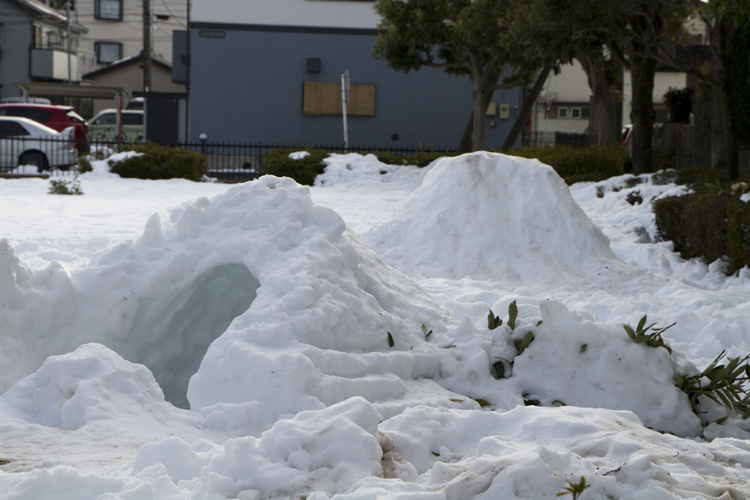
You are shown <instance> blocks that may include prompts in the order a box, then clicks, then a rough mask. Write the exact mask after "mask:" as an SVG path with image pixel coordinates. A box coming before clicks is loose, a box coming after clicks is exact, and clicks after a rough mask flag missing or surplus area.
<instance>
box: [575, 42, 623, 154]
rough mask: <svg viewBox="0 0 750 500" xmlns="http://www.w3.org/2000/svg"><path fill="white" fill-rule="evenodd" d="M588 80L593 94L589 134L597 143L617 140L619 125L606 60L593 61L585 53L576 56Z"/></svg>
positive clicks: (608, 142)
mask: <svg viewBox="0 0 750 500" xmlns="http://www.w3.org/2000/svg"><path fill="white" fill-rule="evenodd" d="M577 59H578V61H579V62H580V63H581V66H582V67H583V70H584V71H585V72H586V77H587V79H588V82H589V88H590V89H591V93H592V95H593V97H592V100H591V107H592V109H591V112H590V118H589V136H590V137H593V138H594V139H595V140H596V143H597V144H610V143H612V142H616V141H617V137H618V135H619V129H620V126H619V125H618V123H617V103H616V102H615V98H614V95H613V91H612V90H613V89H612V82H611V81H610V78H609V74H608V73H609V68H608V67H607V66H606V65H607V64H610V63H607V62H606V61H595V60H593V59H592V58H591V57H589V56H587V55H580V56H579V57H577Z"/></svg>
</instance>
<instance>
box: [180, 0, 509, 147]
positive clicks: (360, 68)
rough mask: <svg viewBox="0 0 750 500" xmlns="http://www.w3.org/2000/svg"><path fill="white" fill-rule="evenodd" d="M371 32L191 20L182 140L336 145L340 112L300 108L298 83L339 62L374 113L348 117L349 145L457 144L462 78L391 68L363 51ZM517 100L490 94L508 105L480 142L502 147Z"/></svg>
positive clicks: (330, 77) (325, 76)
mask: <svg viewBox="0 0 750 500" xmlns="http://www.w3.org/2000/svg"><path fill="white" fill-rule="evenodd" d="M331 3H332V4H333V3H339V2H331ZM341 3H344V2H341ZM365 3H367V2H365ZM368 5H369V4H368ZM202 34H203V36H201V35H202ZM209 36H210V37H209ZM222 37H223V38H222ZM375 39H376V33H375V30H352V29H349V30H341V29H339V30H337V29H326V28H311V29H295V28H294V27H278V26H277V27H274V26H257V25H236V24H233V25H228V24H206V23H194V24H192V30H191V61H192V62H191V68H190V70H191V79H190V83H191V94H190V119H191V121H190V138H191V140H196V139H197V137H198V135H199V134H201V133H206V134H207V135H208V137H209V140H211V141H213V140H217V141H237V142H292V143H316V144H342V143H343V132H342V118H341V117H340V116H305V115H303V114H302V104H303V82H305V81H321V82H340V78H341V74H342V73H343V72H344V70H347V69H348V70H349V73H350V74H351V81H352V83H368V84H374V85H375V116H374V117H349V143H350V144H353V145H367V144H371V145H377V146H388V145H391V146H393V147H395V146H415V145H417V143H422V144H423V145H425V146H427V145H429V144H432V145H434V146H436V147H456V146H457V145H458V142H459V140H460V138H461V135H462V133H463V130H464V128H465V126H466V123H467V121H468V119H469V115H470V113H471V89H472V87H471V83H470V82H469V80H468V78H466V77H455V76H448V75H446V74H445V73H443V71H442V70H437V69H429V68H426V69H423V70H421V71H419V72H416V73H409V74H404V73H399V72H396V71H393V70H391V69H389V68H388V67H387V65H386V63H385V62H383V61H376V60H375V59H374V58H373V57H372V47H373V44H374V43H375ZM175 50H177V49H175ZM307 58H320V60H321V71H320V73H317V74H316V73H307V72H306V60H307ZM519 97H520V92H519V91H517V90H514V91H498V92H497V93H496V94H495V98H494V99H493V101H495V102H497V103H498V104H500V103H508V104H509V105H510V109H511V112H510V117H509V118H508V119H499V118H495V123H496V126H495V128H491V127H489V126H488V128H487V143H488V147H490V148H493V147H500V146H501V145H502V142H503V141H504V139H505V137H506V135H507V133H508V132H509V130H510V128H511V127H512V125H513V120H514V119H515V116H516V113H517V109H519V108H520V106H519ZM486 120H487V123H488V125H489V123H490V118H489V117H488V118H487V119H486ZM393 134H398V136H399V138H398V140H393V139H392V135H393Z"/></svg>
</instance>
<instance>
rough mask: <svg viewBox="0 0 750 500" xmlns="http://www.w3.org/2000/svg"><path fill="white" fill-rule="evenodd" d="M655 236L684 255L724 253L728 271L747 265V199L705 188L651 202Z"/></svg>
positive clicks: (749, 235)
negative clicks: (654, 221)
mask: <svg viewBox="0 0 750 500" xmlns="http://www.w3.org/2000/svg"><path fill="white" fill-rule="evenodd" d="M653 207H654V215H655V219H656V228H657V237H658V239H659V240H662V241H667V240H671V241H672V242H673V243H674V250H675V252H679V253H680V255H681V256H682V257H683V258H684V259H693V258H699V259H701V260H703V261H704V262H706V263H709V262H713V261H715V260H717V259H721V258H723V257H726V259H727V273H729V274H733V273H735V272H737V271H738V270H740V269H742V268H743V267H745V266H748V265H750V203H744V202H742V201H740V197H739V195H738V194H732V193H730V192H728V191H704V192H701V193H693V194H687V195H684V196H674V197H668V198H662V199H660V200H656V201H655V202H654V205H653Z"/></svg>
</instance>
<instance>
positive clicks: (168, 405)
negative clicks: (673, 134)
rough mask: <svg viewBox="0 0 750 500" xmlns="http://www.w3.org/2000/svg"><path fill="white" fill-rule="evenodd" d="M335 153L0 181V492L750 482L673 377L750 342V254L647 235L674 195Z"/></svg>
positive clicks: (316, 493) (731, 438)
mask: <svg viewBox="0 0 750 500" xmlns="http://www.w3.org/2000/svg"><path fill="white" fill-rule="evenodd" d="M328 163H329V166H328V168H327V170H326V173H325V174H323V175H321V176H319V177H318V180H317V182H316V186H315V187H313V188H307V187H302V186H298V185H297V184H296V183H294V182H293V181H290V180H289V179H278V178H274V177H264V178H261V179H259V180H257V181H255V182H253V183H248V184H244V185H236V186H230V185H226V184H212V183H192V182H189V181H181V180H170V181H142V180H135V179H120V178H119V177H118V176H115V175H112V174H109V173H108V172H107V169H106V163H105V162H95V163H94V168H95V169H94V172H91V173H87V174H83V175H81V177H80V180H81V188H82V190H83V191H84V193H85V195H84V196H51V195H47V194H46V191H47V187H48V182H47V181H43V180H40V179H22V180H1V181H0V213H2V214H3V217H2V222H0V363H1V365H0V366H2V367H3V370H2V371H1V372H0V464H2V465H0V498H3V499H35V500H36V499H47V498H48V499H61V498H63V499H103V500H104V499H106V500H115V499H122V500H130V499H157V498H158V499H162V498H163V499H214V498H215V499H224V498H238V499H244V500H250V499H253V500H255V499H275V498H279V499H286V498H293V499H297V498H307V499H309V500H327V499H329V498H334V497H335V498H337V499H341V500H344V499H346V500H355V499H356V500H365V499H368V500H369V499H376V498H382V499H386V498H387V499H395V498H398V499H417V498H418V499H420V500H422V499H430V500H431V499H440V500H443V499H445V500H448V499H469V498H477V499H497V498H502V499H506V498H508V499H512V498H525V499H538V498H552V497H555V495H557V494H558V493H560V492H561V491H562V489H563V488H564V487H565V486H566V482H567V481H573V482H578V480H579V479H580V478H581V477H584V478H585V480H586V483H587V484H589V485H590V488H588V489H587V490H586V491H585V492H584V494H583V495H582V496H581V498H582V499H583V500H585V499H595V498H612V499H668V498H691V499H692V498H720V499H723V500H728V499H741V498H750V425H748V423H747V422H745V421H742V420H740V419H738V418H736V415H729V414H727V412H726V411H725V410H724V409H723V408H722V407H719V406H718V405H713V404H708V403H706V404H704V406H703V407H701V410H702V411H704V412H705V413H702V414H701V416H700V417H699V416H697V415H696V414H695V413H693V411H692V409H691V406H690V403H689V401H688V398H687V396H686V395H685V394H684V393H682V391H680V390H679V389H677V388H676V387H675V386H674V382H673V381H674V378H675V377H676V375H678V374H682V375H693V374H695V373H698V371H699V368H700V369H702V368H704V367H705V366H706V365H707V364H708V363H709V362H710V361H711V360H712V359H713V358H714V357H716V356H717V355H718V354H719V353H720V352H722V351H723V350H726V351H727V353H728V355H729V356H738V355H741V354H744V353H747V352H748V351H750V345H749V344H750V306H749V305H748V297H749V296H750V273H749V272H747V270H743V271H742V272H741V273H740V275H739V276H736V277H729V278H727V277H725V276H724V275H723V274H722V273H721V272H720V271H721V269H720V268H721V265H720V263H714V264H711V265H709V266H706V265H705V264H702V263H700V262H686V261H683V260H681V259H680V258H679V256H677V255H676V254H674V253H672V252H671V244H670V243H654V242H653V241H654V237H655V234H654V233H655V228H654V223H653V216H652V214H651V209H650V201H651V200H652V199H653V198H655V197H659V196H664V195H667V194H672V193H678V192H681V191H682V188H681V187H678V186H674V185H667V186H655V185H651V184H650V183H648V182H647V183H642V184H638V185H634V183H633V182H632V176H623V177H621V178H614V179H610V180H608V181H606V182H601V183H582V184H577V185H574V186H572V187H571V188H570V189H568V187H566V186H565V185H564V183H563V182H562V181H561V180H560V179H559V177H558V176H557V175H556V174H555V173H554V171H552V169H550V168H549V167H546V166H544V165H541V164H540V163H538V162H536V161H529V160H523V159H514V158H509V157H505V156H502V155H493V154H486V153H477V154H473V155H467V156H464V157H459V158H456V159H443V160H440V161H438V162H436V163H434V164H433V165H431V166H430V167H427V168H424V169H418V168H415V167H395V166H390V165H384V164H381V163H379V162H378V161H377V160H376V159H375V158H374V157H372V156H367V157H361V156H359V155H354V154H351V155H337V156H334V157H332V158H331V159H329V160H328ZM628 181H630V184H631V187H627V182H628ZM632 191H639V193H640V195H641V196H642V198H643V200H644V202H643V203H642V204H636V205H631V204H630V203H628V202H627V201H626V198H627V196H628V194H629V193H631V192H632ZM511 303H515V304H516V305H517V307H518V317H517V319H516V321H515V322H513V321H512V320H511V318H510V317H509V307H510V305H511ZM490 310H492V311H493V312H494V313H495V314H497V315H498V316H499V317H500V318H502V319H503V324H502V326H500V327H499V328H496V329H494V330H490V329H489V328H488V320H487V315H488V312H489V311H490ZM645 314H648V318H649V323H651V322H657V323H658V324H659V325H660V326H667V325H669V324H671V323H673V322H676V323H677V324H676V325H675V326H674V327H672V328H671V329H669V330H668V331H666V332H665V334H664V337H665V339H666V341H667V342H668V344H669V345H670V346H671V347H672V350H673V352H672V353H671V354H670V353H669V352H668V351H667V350H666V349H664V348H653V347H649V346H647V345H645V344H636V343H634V342H633V341H631V340H630V338H629V337H628V336H627V335H626V333H625V330H624V329H623V327H622V325H623V323H629V324H631V325H635V324H636V323H637V322H638V320H639V319H640V318H641V317H642V316H643V315H645ZM513 323H515V324H513ZM531 337H533V341H532V342H531V343H530V344H528V345H527V346H526V345H524V350H523V352H521V353H520V354H518V346H520V345H522V342H523V341H524V339H527V342H528V339H530V338H531ZM525 402H526V403H527V404H529V403H531V402H538V403H539V404H540V405H541V406H526V405H525ZM727 416H728V417H729V418H728V419H727V420H726V421H724V422H723V423H722V424H717V423H716V421H717V420H720V419H722V418H723V417H727Z"/></svg>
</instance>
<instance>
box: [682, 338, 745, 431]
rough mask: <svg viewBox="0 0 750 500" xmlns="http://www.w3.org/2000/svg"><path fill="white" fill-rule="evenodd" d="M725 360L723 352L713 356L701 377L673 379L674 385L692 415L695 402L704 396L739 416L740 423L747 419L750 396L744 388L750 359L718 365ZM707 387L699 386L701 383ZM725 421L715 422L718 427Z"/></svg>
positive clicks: (723, 419)
mask: <svg viewBox="0 0 750 500" xmlns="http://www.w3.org/2000/svg"><path fill="white" fill-rule="evenodd" d="M725 356H726V351H721V354H719V355H718V356H716V359H714V360H713V362H712V363H711V364H710V365H708V366H707V367H706V369H705V370H703V371H702V372H701V373H699V374H697V375H692V376H690V377H683V376H682V375H677V377H676V379H675V385H676V386H677V387H678V388H679V389H681V390H682V392H684V393H685V394H687V395H688V397H689V398H690V404H691V405H692V407H693V411H694V412H695V413H698V411H697V409H696V405H697V404H698V403H699V401H698V398H699V397H701V396H705V397H707V398H708V399H710V400H712V401H714V402H715V403H717V404H719V405H722V406H724V407H726V408H728V409H730V410H734V411H736V412H737V413H739V414H740V415H741V416H742V418H743V419H747V418H750V393H748V391H747V389H746V388H745V387H744V384H745V382H747V381H748V380H750V365H749V364H748V360H750V355H747V356H745V357H744V358H740V357H739V356H737V357H736V358H727V360H726V361H727V364H726V365H724V364H721V365H720V364H719V362H720V361H721V360H722V359H724V357H725ZM704 379H708V380H709V383H708V384H707V385H703V380H704ZM724 421H726V417H724V418H722V419H719V420H717V423H719V424H721V423H723V422H724Z"/></svg>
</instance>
